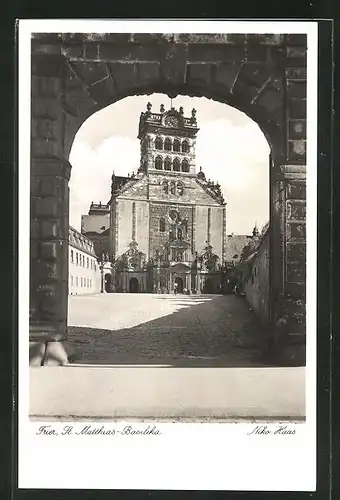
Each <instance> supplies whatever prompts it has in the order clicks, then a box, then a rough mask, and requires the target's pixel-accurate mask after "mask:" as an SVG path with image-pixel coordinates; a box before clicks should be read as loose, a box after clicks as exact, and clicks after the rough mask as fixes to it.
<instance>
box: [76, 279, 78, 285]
mask: <svg viewBox="0 0 340 500" xmlns="http://www.w3.org/2000/svg"><path fill="white" fill-rule="evenodd" d="M76 287H78V276H77V277H76Z"/></svg>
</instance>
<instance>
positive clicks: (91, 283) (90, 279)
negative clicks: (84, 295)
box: [90, 278, 92, 288]
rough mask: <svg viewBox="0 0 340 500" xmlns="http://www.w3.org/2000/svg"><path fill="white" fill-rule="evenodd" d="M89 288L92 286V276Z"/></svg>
mask: <svg viewBox="0 0 340 500" xmlns="http://www.w3.org/2000/svg"><path fill="white" fill-rule="evenodd" d="M90 288H92V278H90Z"/></svg>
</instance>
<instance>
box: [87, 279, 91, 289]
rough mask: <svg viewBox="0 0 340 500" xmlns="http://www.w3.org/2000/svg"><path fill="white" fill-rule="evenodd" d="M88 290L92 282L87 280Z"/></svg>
mask: <svg viewBox="0 0 340 500" xmlns="http://www.w3.org/2000/svg"><path fill="white" fill-rule="evenodd" d="M87 288H90V280H89V278H87Z"/></svg>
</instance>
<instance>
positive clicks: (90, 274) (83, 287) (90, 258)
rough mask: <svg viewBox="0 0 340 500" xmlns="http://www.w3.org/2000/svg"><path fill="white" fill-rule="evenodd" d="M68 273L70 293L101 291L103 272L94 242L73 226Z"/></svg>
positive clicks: (70, 230) (71, 228) (70, 232)
mask: <svg viewBox="0 0 340 500" xmlns="http://www.w3.org/2000/svg"><path fill="white" fill-rule="evenodd" d="M68 273H69V279H68V293H69V295H85V294H89V293H100V291H101V287H102V279H103V278H102V274H103V273H102V270H101V269H100V266H99V265H98V262H97V257H96V254H95V251H94V245H93V242H92V241H91V240H89V239H88V238H87V237H86V236H84V235H83V234H81V233H79V231H77V230H76V229H74V228H73V227H71V226H70V227H69V268H68Z"/></svg>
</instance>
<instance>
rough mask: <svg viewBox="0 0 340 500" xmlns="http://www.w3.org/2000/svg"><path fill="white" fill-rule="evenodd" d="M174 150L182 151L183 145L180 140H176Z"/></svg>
mask: <svg viewBox="0 0 340 500" xmlns="http://www.w3.org/2000/svg"><path fill="white" fill-rule="evenodd" d="M173 150H174V151H177V152H179V151H180V150H181V143H180V142H179V140H178V139H175V140H174V144H173Z"/></svg>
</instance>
